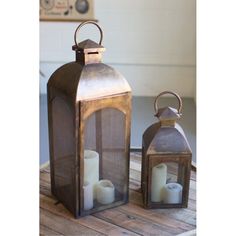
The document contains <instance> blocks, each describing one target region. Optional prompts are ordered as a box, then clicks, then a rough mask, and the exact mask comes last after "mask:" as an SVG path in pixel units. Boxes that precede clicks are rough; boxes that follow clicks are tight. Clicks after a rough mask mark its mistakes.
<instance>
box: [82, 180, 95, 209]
mask: <svg viewBox="0 0 236 236" xmlns="http://www.w3.org/2000/svg"><path fill="white" fill-rule="evenodd" d="M83 189H84V210H85V211H87V210H90V209H92V208H93V185H92V184H91V183H89V182H88V181H85V183H84V186H83Z"/></svg>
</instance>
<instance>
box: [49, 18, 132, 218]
mask: <svg viewBox="0 0 236 236" xmlns="http://www.w3.org/2000/svg"><path fill="white" fill-rule="evenodd" d="M88 23H92V24H95V25H96V26H98V25H97V24H96V23H95V22H86V23H83V24H82V25H80V26H79V27H78V28H77V29H76V32H75V44H76V45H74V46H73V48H72V49H73V50H75V53H76V61H75V62H70V63H68V64H65V65H63V66H62V67H60V68H59V69H57V70H56V71H55V72H54V73H53V74H52V76H51V77H50V79H49V82H48V85H47V88H48V121H49V143H50V168H51V171H50V172H51V185H52V194H53V195H54V196H55V197H56V198H57V199H58V200H59V201H60V202H62V203H63V204H64V205H65V206H66V207H67V208H68V209H69V210H70V211H71V212H72V213H73V215H74V216H75V217H76V218H77V217H80V216H83V215H88V214H91V213H95V212H97V211H101V210H104V209H108V208H111V207H114V206H118V205H121V204H124V203H126V202H127V201H128V183H129V178H128V177H129V147H130V122H131V89H130V86H129V85H128V83H127V81H126V80H125V78H124V77H123V76H122V75H121V74H120V73H119V72H117V71H116V70H115V69H113V68H112V67H110V66H108V65H105V64H103V63H101V59H102V52H104V51H105V48H104V47H103V46H101V43H102V35H101V39H100V42H99V44H97V43H95V42H93V41H91V40H85V41H83V42H81V43H79V44H78V43H77V39H76V37H77V33H78V30H79V29H80V28H81V27H82V26H83V25H85V24H88ZM98 28H99V31H100V33H101V34H102V31H101V28H100V27H99V26H98ZM93 134H96V135H93ZM94 139H95V140H94ZM88 148H90V149H92V150H95V151H97V152H98V153H99V158H100V160H99V161H100V172H102V173H101V175H100V177H101V178H102V177H104V175H105V176H108V177H110V178H112V180H113V182H114V184H115V187H116V185H117V190H118V189H119V190H120V189H121V188H120V186H121V185H122V186H123V189H122V192H119V193H117V197H116V201H115V202H113V203H112V204H109V205H104V206H103V205H99V206H98V205H96V202H95V207H94V208H93V209H91V210H88V211H84V210H83V203H84V196H83V181H84V176H83V173H84V149H88ZM121 170H122V171H121ZM111 171H113V175H110V174H109V173H110V172H111ZM119 171H120V172H119ZM104 173H105V174H104Z"/></svg>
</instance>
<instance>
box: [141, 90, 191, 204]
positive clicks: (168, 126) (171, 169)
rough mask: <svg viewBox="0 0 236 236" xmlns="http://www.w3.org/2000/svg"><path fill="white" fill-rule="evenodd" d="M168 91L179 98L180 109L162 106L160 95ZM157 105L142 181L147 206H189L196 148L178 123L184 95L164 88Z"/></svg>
mask: <svg viewBox="0 0 236 236" xmlns="http://www.w3.org/2000/svg"><path fill="white" fill-rule="evenodd" d="M165 94H172V95H174V96H175V97H176V98H177V99H178V103H179V108H178V110H176V109H174V108H172V107H164V108H160V109H159V108H158V99H159V98H160V96H162V95H165ZM154 108H155V116H156V117H157V118H158V119H159V121H158V122H157V123H155V124H153V125H151V126H150V127H149V128H147V129H146V131H145V132H144V134H143V146H142V180H141V185H142V193H143V202H144V206H145V207H146V208H175V207H176V208H177V207H187V205H188V193H189V182H190V171H191V159H192V152H191V149H190V146H189V144H188V141H187V139H186V137H185V134H184V132H183V130H182V128H181V127H180V125H179V124H177V123H176V120H177V119H179V118H180V117H181V109H182V101H181V98H180V97H179V96H178V95H177V94H176V93H174V92H169V91H165V92H162V93H160V94H159V95H158V96H157V98H156V100H155V103H154Z"/></svg>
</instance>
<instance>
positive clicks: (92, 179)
mask: <svg viewBox="0 0 236 236" xmlns="http://www.w3.org/2000/svg"><path fill="white" fill-rule="evenodd" d="M98 181H99V154H98V153H97V152H95V151H92V150H85V151H84V183H85V182H89V183H90V184H92V186H93V199H95V197H96V196H95V185H96V183H97V182H98Z"/></svg>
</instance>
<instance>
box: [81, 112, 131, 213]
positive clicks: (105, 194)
mask: <svg viewBox="0 0 236 236" xmlns="http://www.w3.org/2000/svg"><path fill="white" fill-rule="evenodd" d="M125 121H126V117H125V114H124V113H123V112H121V111H120V110H118V109H115V108H104V109H100V110H97V111H96V112H94V113H92V114H91V115H90V116H89V117H88V118H87V120H86V121H85V128H84V185H88V184H90V183H89V182H90V180H91V181H94V180H92V179H91V178H95V181H96V178H97V180H99V181H100V180H103V181H102V182H99V183H97V184H94V186H93V188H94V189H93V203H92V205H93V207H86V206H87V204H88V202H87V201H88V200H89V198H88V197H89V196H88V195H87V194H89V195H90V194H91V191H90V193H88V192H86V189H85V187H84V188H83V189H84V193H83V201H84V202H83V203H82V205H83V206H84V207H82V209H81V210H82V211H97V210H99V209H105V208H106V207H109V205H111V204H113V205H114V204H115V203H116V202H120V201H125V200H126V199H125V198H126V196H127V186H126V185H127V173H128V169H127V168H128V164H127V158H126V153H125V150H126V144H125V125H126V123H125ZM91 151H92V152H91ZM93 152H96V154H95V156H97V157H95V159H96V158H97V160H95V159H94V163H92V162H93V161H91V160H90V163H92V164H91V165H92V167H91V166H86V165H90V164H86V163H88V162H87V159H86V158H87V156H86V155H89V153H91V155H94V153H93ZM92 153H93V154H92ZM89 168H90V169H89ZM87 172H88V173H87ZM92 184H93V183H92ZM113 188H114V189H113ZM113 193H114V195H113ZM112 195H113V196H114V198H113V196H112ZM90 197H91V196H90ZM90 206H91V204H90ZM82 214H83V213H82Z"/></svg>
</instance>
